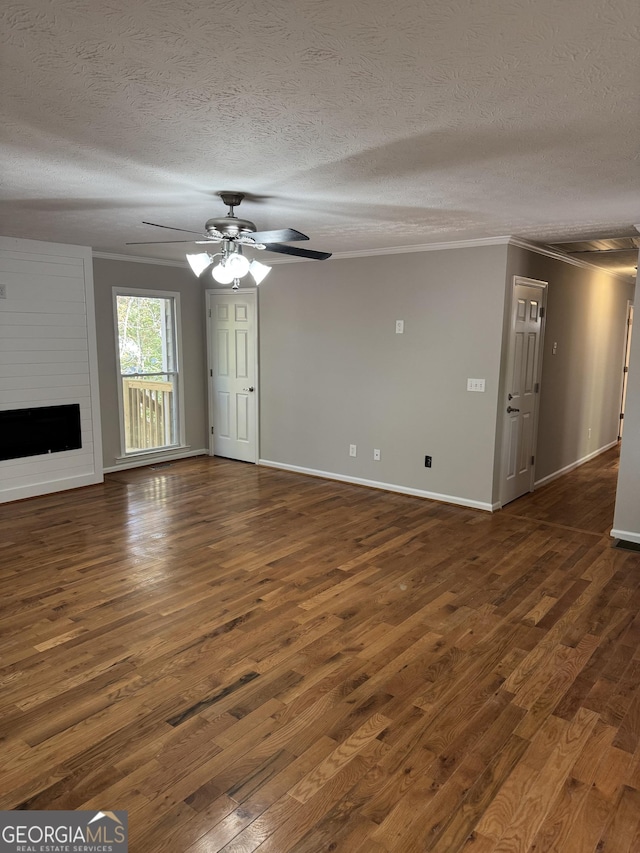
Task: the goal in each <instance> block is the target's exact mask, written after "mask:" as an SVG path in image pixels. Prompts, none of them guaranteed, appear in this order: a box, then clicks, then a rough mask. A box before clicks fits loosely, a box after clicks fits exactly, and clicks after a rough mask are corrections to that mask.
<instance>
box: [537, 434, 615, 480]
mask: <svg viewBox="0 0 640 853" xmlns="http://www.w3.org/2000/svg"><path fill="white" fill-rule="evenodd" d="M617 443H618V441H617V440H616V441H612V442H611V443H610V444H605V446H604V447H600V448H599V449H598V450H594V451H593V453H589V454H588V455H587V456H583V457H582V459H578V460H577V461H576V462H572V463H571V465H565V467H564V468H560V470H559V471H554V472H553V474H549V475H548V476H547V477H543V478H542V479H541V480H536V481H535V483H534V488H536V489H537V488H539V487H540V486H544V485H545V483H550V482H551V481H552V480H557V479H558V477H562V475H563V474H568V473H569V471H574V470H575V469H576V468H579V467H580V466H581V465H584V463H585V462H589V461H591V459H595V458H596V456H600V454H602V453H606V452H607V450H611V448H612V447H615V446H616V444H617Z"/></svg>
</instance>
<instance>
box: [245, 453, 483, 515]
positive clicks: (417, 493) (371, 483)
mask: <svg viewBox="0 0 640 853" xmlns="http://www.w3.org/2000/svg"><path fill="white" fill-rule="evenodd" d="M258 465H264V466H265V467H266V468H279V469H280V470H282V471H292V472H293V473H295V474H308V475H310V476H311V477H320V478H322V479H323V480H338V482H340V483H352V484H353V485H356V486H367V487H368V488H370V489H382V490H383V491H385V492H397V493H398V494H401V495H412V496H413V497H416V498H427V499H428V500H431V501H441V502H442V503H447V504H456V505H457V506H465V507H470V508H471V509H481V510H484V511H485V512H492V511H493V505H492V504H490V503H485V502H484V501H473V500H469V499H468V498H459V497H456V496H455V495H440V494H437V493H436V492H426V491H424V490H423V489H412V488H409V487H408V486H397V485H395V484H393V483H379V482H377V481H376V480H365V479H363V478H362V477H350V476H348V475H347V474H334V473H333V472H331V471H318V470H316V469H315V468H302V467H301V466H300V465H286V464H285V463H284V462H273V461H271V460H270V459H259V460H258Z"/></svg>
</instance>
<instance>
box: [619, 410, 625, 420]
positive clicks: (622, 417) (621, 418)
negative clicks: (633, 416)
mask: <svg viewBox="0 0 640 853" xmlns="http://www.w3.org/2000/svg"><path fill="white" fill-rule="evenodd" d="M620 420H621V421H623V420H624V412H621V414H620Z"/></svg>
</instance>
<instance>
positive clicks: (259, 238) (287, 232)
mask: <svg viewBox="0 0 640 853" xmlns="http://www.w3.org/2000/svg"><path fill="white" fill-rule="evenodd" d="M247 237H251V238H252V239H254V240H255V241H256V243H290V242H292V241H294V240H308V239H309V238H308V237H307V235H306V234H302V233H301V232H300V231H296V230H295V228H281V229H280V230H279V231H254V232H252V233H250V234H247Z"/></svg>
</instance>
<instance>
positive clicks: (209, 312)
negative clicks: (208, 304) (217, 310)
mask: <svg viewBox="0 0 640 853" xmlns="http://www.w3.org/2000/svg"><path fill="white" fill-rule="evenodd" d="M209 316H211V308H209Z"/></svg>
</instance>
